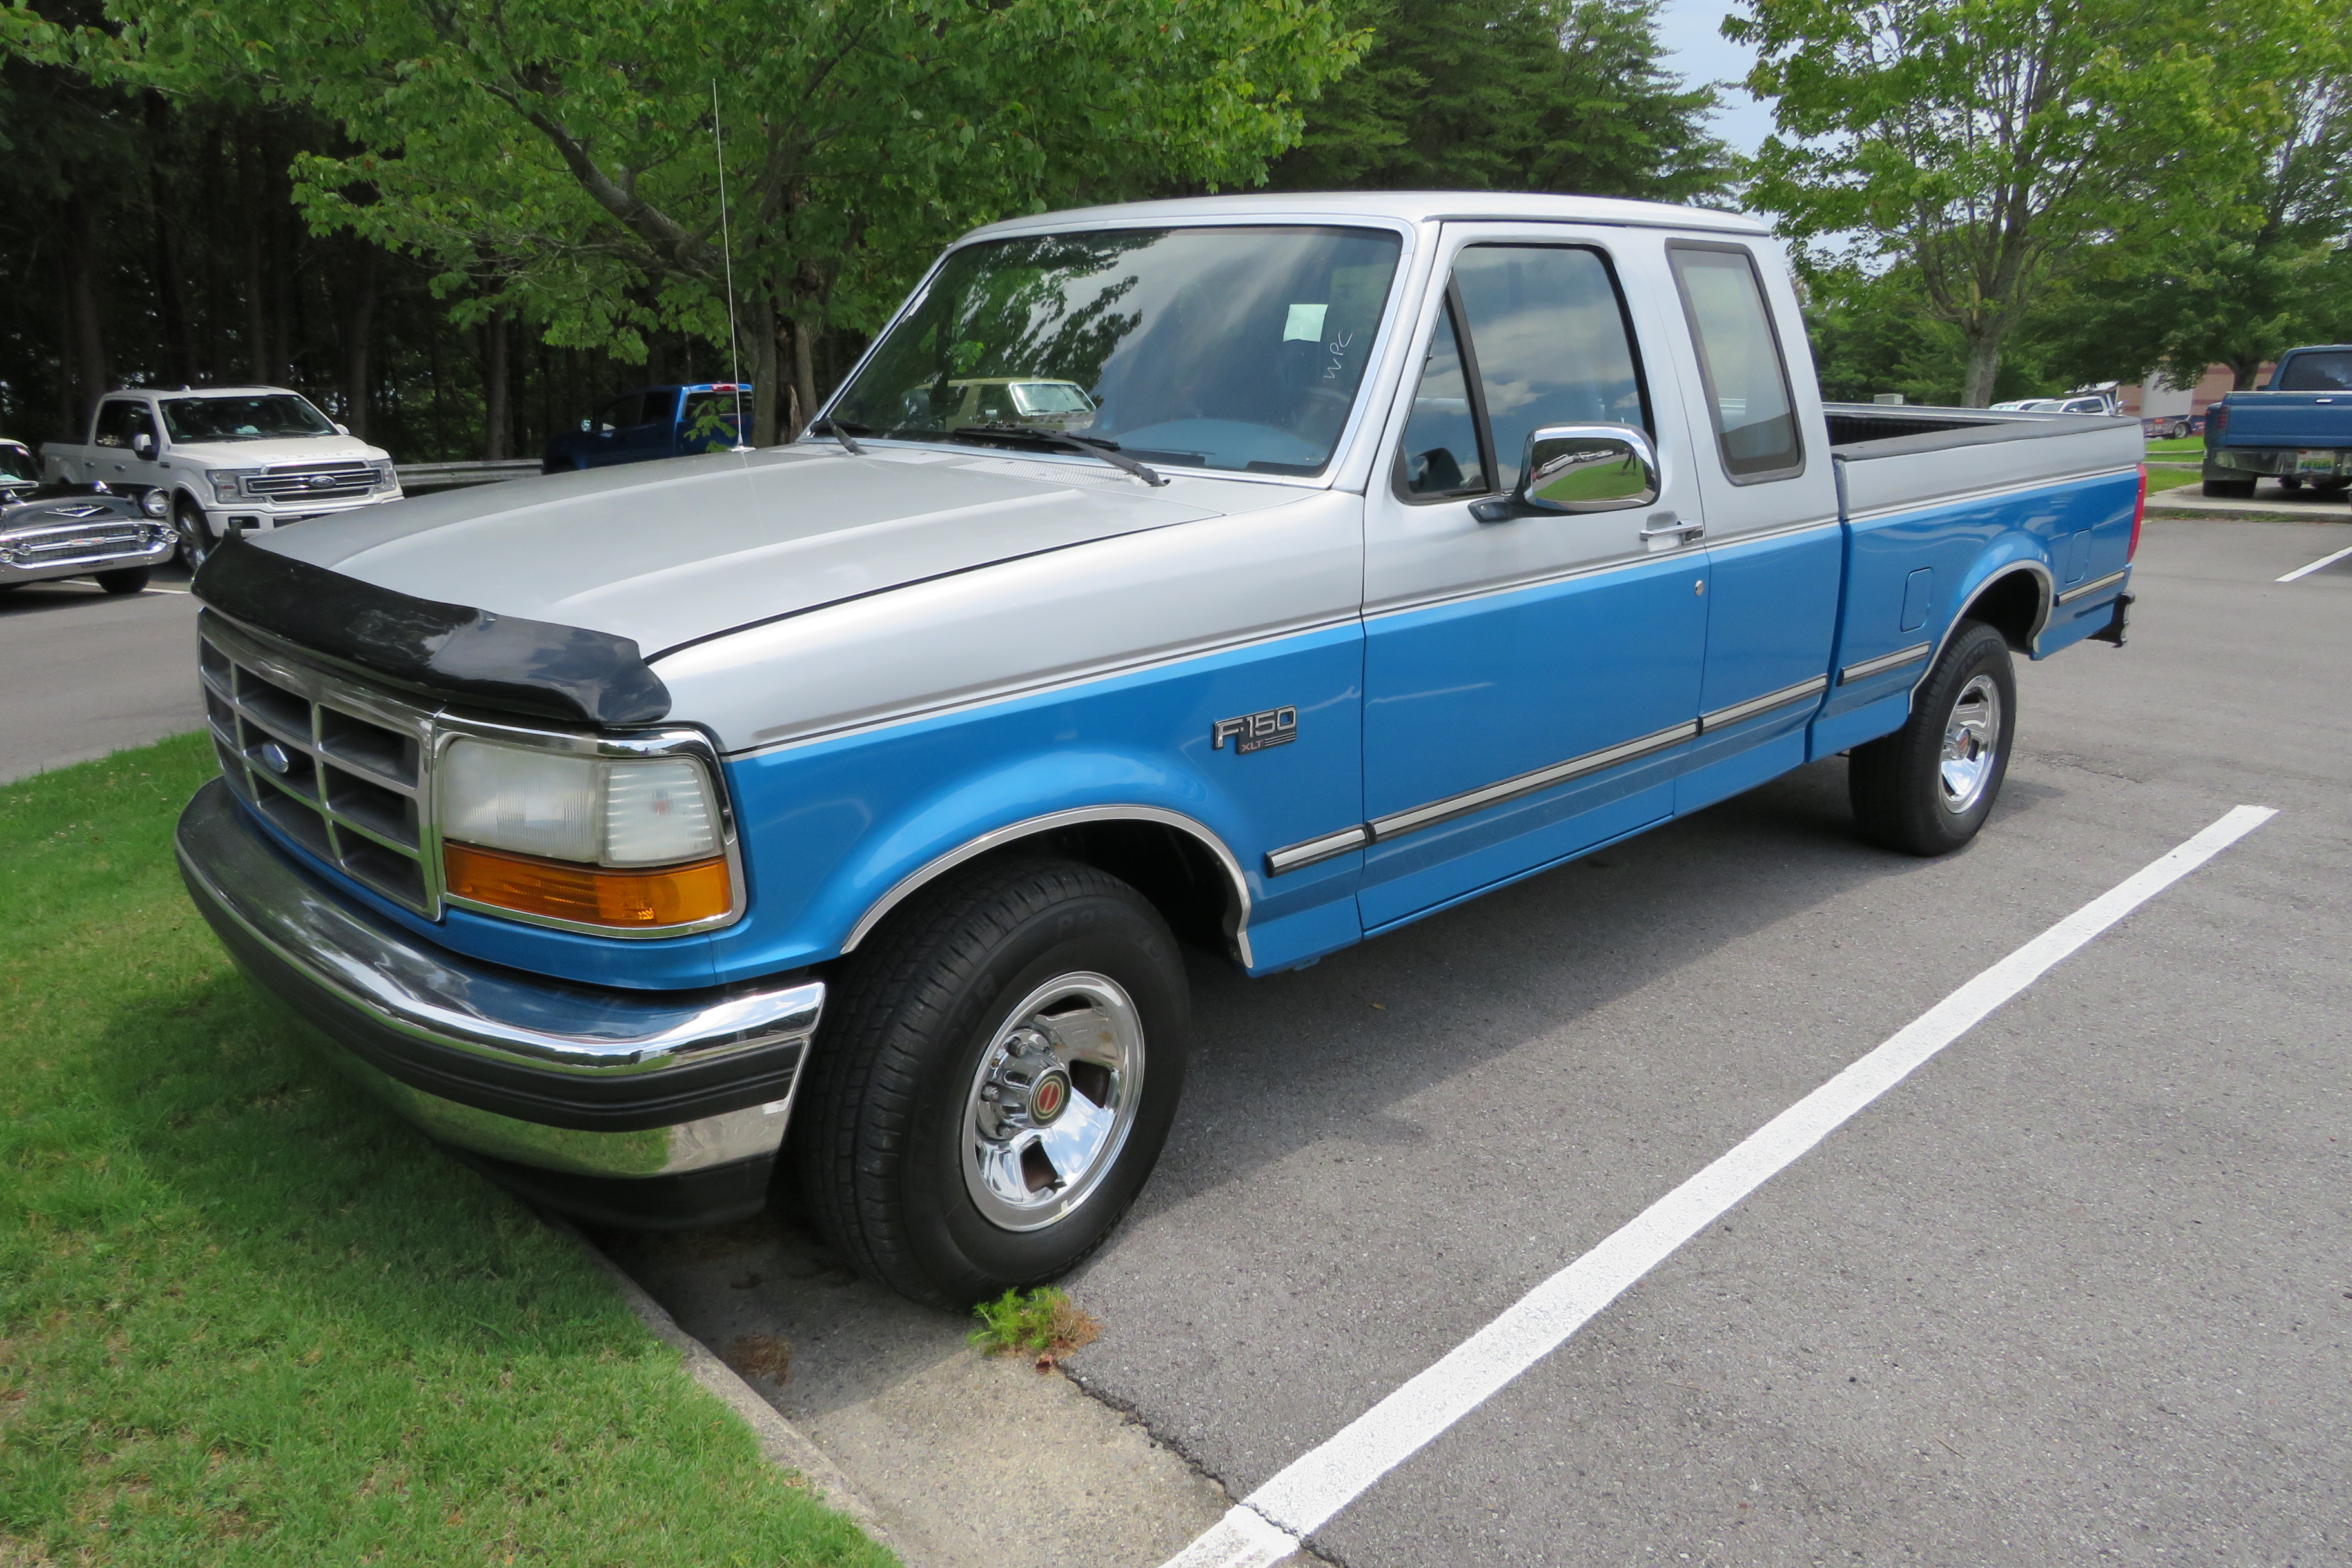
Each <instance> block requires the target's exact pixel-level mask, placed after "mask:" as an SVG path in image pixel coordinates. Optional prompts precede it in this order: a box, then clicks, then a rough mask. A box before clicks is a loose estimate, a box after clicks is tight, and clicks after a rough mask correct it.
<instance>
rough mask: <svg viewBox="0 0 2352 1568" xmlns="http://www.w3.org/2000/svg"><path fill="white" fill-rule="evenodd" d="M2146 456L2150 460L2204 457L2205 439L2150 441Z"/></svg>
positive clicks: (2200, 437) (2188, 438)
mask: <svg viewBox="0 0 2352 1568" xmlns="http://www.w3.org/2000/svg"><path fill="white" fill-rule="evenodd" d="M2147 455H2148V456H2149V457H2151V458H2200V459H2201V458H2203V457H2204V456H2205V437H2202V436H2190V437H2187V438H2186V439H2184V440H2179V441H2150V442H2149V443H2148V444H2147Z"/></svg>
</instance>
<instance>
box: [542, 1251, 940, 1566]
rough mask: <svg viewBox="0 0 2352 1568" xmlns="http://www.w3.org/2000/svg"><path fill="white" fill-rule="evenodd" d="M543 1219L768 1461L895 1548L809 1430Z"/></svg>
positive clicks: (598, 1254)
mask: <svg viewBox="0 0 2352 1568" xmlns="http://www.w3.org/2000/svg"><path fill="white" fill-rule="evenodd" d="M540 1218H541V1220H542V1221H544V1222H545V1224H546V1225H547V1226H548V1228H549V1229H551V1230H554V1231H557V1232H559V1233H561V1234H562V1235H564V1236H568V1237H571V1238H572V1242H573V1243H574V1244H575V1245H577V1246H578V1247H579V1248H580V1250H581V1251H582V1252H583V1253H585V1254H587V1256H588V1258H589V1259H590V1261H592V1262H593V1263H594V1264H595V1265H596V1267H597V1268H600V1269H602V1270H604V1276H605V1278H607V1279H610V1280H612V1282H613V1287H614V1289H615V1290H617V1291H618V1292H619V1293H620V1297H621V1300H623V1301H625V1302H626V1303H627V1304H628V1308H629V1310H630V1311H632V1312H635V1314H636V1315H637V1321H640V1322H642V1323H644V1324H645V1326H646V1328H648V1329H651V1330H652V1331H653V1332H654V1336H655V1337H656V1339H659V1340H660V1341H662V1342H664V1343H665V1344H669V1345H674V1346H676V1347H677V1351H678V1353H679V1354H680V1355H681V1356H682V1357H683V1358H684V1359H685V1362H686V1370H687V1372H688V1373H689V1374H690V1375H691V1376H692V1377H693V1379H694V1381H695V1382H697V1383H698V1384H702V1386H703V1387H705V1388H707V1389H709V1391H710V1392H711V1393H713V1394H717V1395H718V1396H719V1399H720V1400H721V1401H722V1402H723V1403H724V1404H725V1405H727V1407H728V1408H729V1409H730V1410H732V1411H734V1412H735V1414H736V1415H740V1416H741V1417H742V1418H743V1422H744V1424H745V1425H746V1426H750V1427H751V1433H752V1436H755V1437H757V1438H758V1439H759V1440H760V1452H761V1455H763V1456H764V1457H765V1458H767V1460H768V1462H769V1463H770V1464H772V1465H775V1466H777V1467H779V1468H782V1469H787V1470H794V1471H797V1472H799V1473H800V1474H801V1475H803V1476H804V1477H806V1478H807V1479H809V1480H810V1481H811V1482H812V1483H814V1486H815V1488H816V1489H817V1493H818V1496H819V1498H820V1500H822V1501H823V1502H824V1505H825V1506H826V1507H827V1508H830V1509H833V1510H835V1511H836V1512H839V1513H845V1514H847V1515H848V1516H849V1517H850V1518H851V1519H853V1520H855V1521H857V1527H858V1528H859V1529H860V1530H863V1531H865V1532H866V1534H867V1535H868V1536H870V1537H872V1538H873V1539H874V1540H875V1541H877V1542H880V1543H881V1544H882V1545H884V1546H886V1547H887V1548H888V1549H889V1550H890V1551H891V1552H894V1553H897V1554H898V1555H900V1556H902V1557H903V1556H904V1555H905V1554H904V1553H903V1552H898V1544H897V1543H896V1542H893V1541H892V1540H891V1539H890V1537H889V1533H888V1532H887V1531H886V1530H885V1529H884V1528H883V1525H882V1521H881V1518H880V1516H878V1515H877V1514H876V1513H875V1511H874V1510H873V1509H872V1507H871V1506H869V1505H868V1504H867V1503H866V1500H865V1499H864V1498H861V1497H859V1496H858V1495H857V1493H856V1490H855V1489H852V1488H851V1486H850V1484H849V1478H848V1477H846V1476H845V1475H843V1474H842V1473H841V1471H840V1470H839V1469H837V1468H835V1466H834V1463H833V1461H832V1460H831V1459H828V1458H825V1457H824V1450H823V1449H821V1448H819V1447H817V1446H816V1445H815V1444H814V1443H812V1442H811V1441H809V1437H808V1434H806V1433H805V1432H803V1431H802V1430H801V1429H800V1428H799V1427H797V1426H793V1424H792V1423H791V1422H789V1421H787V1420H785V1419H784V1418H783V1416H782V1415H780V1414H779V1413H778V1412H777V1410H776V1407H775V1406H774V1405H770V1404H769V1403H768V1402H767V1401H766V1400H765V1399H763V1398H761V1395H760V1392H759V1390H757V1389H755V1388H753V1387H752V1386H751V1384H748V1383H746V1382H744V1381H743V1379H742V1377H741V1376H740V1374H738V1373H737V1372H736V1371H735V1369H734V1368H733V1367H731V1366H729V1365H728V1364H727V1363H725V1362H723V1361H720V1360H719V1357H718V1356H717V1355H715V1354H714V1353H712V1352H711V1349H710V1347H709V1345H706V1344H704V1343H703V1342H701V1341H700V1340H698V1339H696V1338H695V1337H694V1336H693V1335H692V1334H689V1333H688V1332H687V1331H685V1330H684V1329H681V1328H679V1327H678V1326H677V1319H675V1318H673V1317H671V1316H670V1315H669V1311H668V1309H667V1308H665V1307H664V1306H663V1305H662V1304H661V1303H660V1302H659V1301H656V1300H654V1299H653V1298H652V1297H651V1296H648V1295H646V1292H645V1289H644V1287H642V1286H640V1285H639V1284H638V1283H637V1282H636V1281H635V1280H634V1279H630V1278H629V1277H628V1275H627V1274H625V1273H624V1272H623V1271H622V1269H621V1266H620V1265H619V1264H617V1263H614V1261H613V1260H612V1259H611V1258H607V1257H605V1256H604V1250H603V1249H602V1248H601V1247H598V1246H597V1245H596V1244H595V1243H594V1242H593V1241H591V1240H589V1239H588V1237H585V1236H584V1235H583V1234H582V1233H581V1232H580V1231H579V1229H578V1228H577V1227H575V1226H572V1224H571V1223H570V1222H569V1221H567V1220H564V1219H562V1218H560V1217H558V1216H556V1215H550V1214H541V1215H540Z"/></svg>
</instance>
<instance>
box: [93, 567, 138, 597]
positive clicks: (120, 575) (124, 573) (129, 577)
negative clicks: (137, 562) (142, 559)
mask: <svg viewBox="0 0 2352 1568" xmlns="http://www.w3.org/2000/svg"><path fill="white" fill-rule="evenodd" d="M96 576H97V581H98V585H99V586H100V588H103V589H105V590H106V591H107V592H108V593H110V594H137V593H141V592H143V591H144V590H145V589H146V586H147V568H146V567H144V566H121V567H117V568H116V569H115V570H114V571H111V572H100V573H98V574H96Z"/></svg>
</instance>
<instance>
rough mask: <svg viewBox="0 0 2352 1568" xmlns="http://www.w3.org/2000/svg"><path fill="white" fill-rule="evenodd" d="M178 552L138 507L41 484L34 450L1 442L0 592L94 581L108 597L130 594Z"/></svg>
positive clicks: (167, 529) (81, 488)
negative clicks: (86, 579) (70, 580)
mask: <svg viewBox="0 0 2352 1568" xmlns="http://www.w3.org/2000/svg"><path fill="white" fill-rule="evenodd" d="M175 547H176V541H174V540H173V537H172V528H171V525H170V524H169V523H166V522H163V521H158V520H156V519H154V518H152V517H149V516H147V515H146V514H145V513H143V512H142V510H140V509H139V506H138V503H137V502H135V501H133V500H131V499H130V498H128V497H125V496H118V495H110V494H108V493H106V492H105V491H104V490H102V489H98V490H93V489H90V488H89V487H88V486H86V485H52V484H44V483H43V482H42V480H41V478H40V469H39V467H38V465H37V463H36V461H35V460H34V458H33V451H32V448H31V447H27V446H26V445H25V444H24V443H23V442H22V441H11V440H9V439H7V438H6V437H0V588H14V587H16V586H18V585H20V584H26V583H44V582H49V581H52V580H54V579H57V578H59V577H92V578H95V579H97V581H98V585H99V586H100V587H101V588H103V589H105V590H106V591H107V592H108V593H110V594H135V593H137V592H139V590H140V589H142V588H144V587H145V586H146V585H147V574H148V572H149V570H150V569H151V568H152V567H154V566H156V565H158V564H160V563H163V562H165V561H168V560H170V559H171V558H172V552H173V549H174V548H175Z"/></svg>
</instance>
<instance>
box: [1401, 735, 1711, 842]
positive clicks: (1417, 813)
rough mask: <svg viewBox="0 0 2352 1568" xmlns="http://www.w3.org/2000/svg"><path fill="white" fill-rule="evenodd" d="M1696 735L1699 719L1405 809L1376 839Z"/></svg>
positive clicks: (1661, 748)
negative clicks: (1496, 782)
mask: <svg viewBox="0 0 2352 1568" xmlns="http://www.w3.org/2000/svg"><path fill="white" fill-rule="evenodd" d="M1697 733H1698V724H1697V722H1696V721H1692V722H1690V723H1687V724H1676V725H1675V726H1674V727H1673V728H1671V729H1666V730H1660V731H1656V732H1655V733H1653V734H1648V735H1643V737H1641V738H1640V739H1639V740H1634V741H1627V742H1623V743H1622V744H1620V745H1615V746H1605V747H1603V748H1602V749H1601V750H1600V751H1597V752H1585V753H1584V755H1582V756H1580V757H1570V759H1569V760H1568V761H1566V762H1564V763H1553V764H1551V766H1549V767H1545V768H1538V769H1536V770H1535V771H1534V772H1532V773H1521V774H1519V776H1518V777H1517V778H1509V779H1505V780H1503V781H1502V782H1501V783H1499V784H1487V785H1485V786H1484V787H1482V788H1479V789H1474V790H1465V791H1464V792H1463V793H1462V794H1460V795H1448V796H1447V797H1446V798H1445V799H1444V800H1433V801H1432V802H1430V803H1429V804H1428V805H1417V806H1414V807H1413V808H1412V810H1410V811H1400V812H1395V813H1393V814H1391V815H1390V816H1381V817H1375V818H1373V819H1372V821H1371V823H1370V828H1371V835H1372V837H1373V838H1374V839H1375V840H1377V841H1380V842H1383V843H1385V842H1386V841H1387V840H1389V839H1391V838H1395V837H1400V836H1401V835H1403V834H1407V833H1412V832H1414V831H1416V830H1418V829H1420V828H1423V827H1431V826H1435V825H1436V824H1438V823H1441V822H1444V821H1445V820H1446V819H1448V818H1449V817H1455V816H1464V815H1465V814H1467V813H1469V812H1473V811H1479V810H1483V809H1484V808H1485V807H1486V806H1490V805H1500V804H1501V803H1502V802H1504V801H1507V800H1510V799H1513V798H1515V797H1517V796H1518V795H1532V794H1534V793H1535V792H1536V791H1537V790H1539V789H1546V788H1549V786H1551V785H1553V784H1564V783H1566V782H1567V781H1568V780H1570V779H1572V778H1576V777H1579V776H1580V775H1582V774H1584V773H1598V772H1599V771H1600V770H1601V769H1602V768H1606V767H1613V766H1615V765H1616V764H1617V763H1630V762H1633V761H1634V760H1635V759H1637V758H1641V757H1646V756H1648V755H1649V754H1650V753H1651V752H1663V751H1664V750H1665V749H1666V748H1667V747H1669V746H1675V745H1680V744H1681V743H1682V742H1685V741H1687V740H1689V739H1691V738H1692V737H1693V736H1695V735H1696V734H1697Z"/></svg>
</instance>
